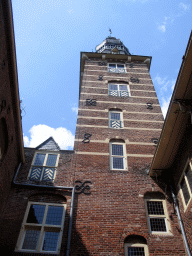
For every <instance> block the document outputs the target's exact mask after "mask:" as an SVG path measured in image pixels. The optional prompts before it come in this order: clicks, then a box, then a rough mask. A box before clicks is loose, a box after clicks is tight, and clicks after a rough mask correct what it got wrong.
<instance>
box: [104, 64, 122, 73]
mask: <svg viewBox="0 0 192 256" xmlns="http://www.w3.org/2000/svg"><path fill="white" fill-rule="evenodd" d="M110 64H112V65H116V67H115V68H112V67H109V65H110ZM118 65H123V66H124V68H118ZM108 72H110V73H120V74H122V73H126V65H125V64H124V63H108Z"/></svg>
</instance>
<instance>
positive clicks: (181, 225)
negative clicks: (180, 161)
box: [170, 187, 191, 256]
mask: <svg viewBox="0 0 192 256" xmlns="http://www.w3.org/2000/svg"><path fill="white" fill-rule="evenodd" d="M170 188H171V194H172V197H173V201H174V205H175V210H176V212H177V217H178V220H179V224H180V228H181V233H182V235H183V239H184V243H185V247H186V250H187V255H188V256H191V252H190V249H189V245H188V242H187V237H186V235H185V230H184V227H183V222H182V219H181V214H180V211H179V206H178V203H177V198H176V196H175V194H174V193H173V189H172V187H170Z"/></svg>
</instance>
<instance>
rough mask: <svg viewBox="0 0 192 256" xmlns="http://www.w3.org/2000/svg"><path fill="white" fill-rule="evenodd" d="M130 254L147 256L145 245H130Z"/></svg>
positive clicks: (131, 255)
mask: <svg viewBox="0 0 192 256" xmlns="http://www.w3.org/2000/svg"><path fill="white" fill-rule="evenodd" d="M128 256H145V252H144V247H128Z"/></svg>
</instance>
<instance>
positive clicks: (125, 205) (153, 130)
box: [71, 58, 185, 256]
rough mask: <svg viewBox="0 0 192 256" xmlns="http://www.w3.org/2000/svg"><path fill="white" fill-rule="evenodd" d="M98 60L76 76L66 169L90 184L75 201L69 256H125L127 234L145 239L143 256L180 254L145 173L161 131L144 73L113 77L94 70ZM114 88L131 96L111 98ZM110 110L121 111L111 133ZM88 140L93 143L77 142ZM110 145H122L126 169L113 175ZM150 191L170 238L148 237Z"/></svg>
mask: <svg viewBox="0 0 192 256" xmlns="http://www.w3.org/2000/svg"><path fill="white" fill-rule="evenodd" d="M99 61H102V60H101V59H96V58H95V59H93V60H92V59H91V58H90V59H89V60H86V61H85V66H84V70H83V75H82V76H83V77H82V84H81V93H80V101H79V111H78V118H77V128H76V134H75V145H74V150H75V154H74V159H73V163H72V166H73V167H72V168H73V170H74V180H81V181H82V182H83V181H91V183H92V184H91V185H90V186H91V194H89V195H84V194H81V195H79V196H78V199H76V205H75V206H76V219H75V220H74V226H75V228H76V232H77V233H76V232H75V230H74V231H73V235H72V244H71V255H113V256H117V255H118V256H120V255H124V241H125V239H126V237H128V236H129V235H140V236H142V237H144V238H145V239H146V240H147V245H148V250H149V255H159V256H160V255H161V256H162V255H173V256H175V255H185V250H184V246H183V241H182V237H181V234H180V232H179V226H178V222H177V217H176V214H175V212H174V208H173V204H172V201H171V200H170V195H168V194H166V188H165V187H163V186H159V185H158V184H157V183H156V181H155V180H153V179H151V178H150V177H149V176H148V174H147V173H148V170H149V167H150V164H151V161H152V158H153V154H154V152H155V149H156V144H155V142H154V139H158V138H159V136H160V133H161V129H162V125H163V116H162V113H161V110H160V106H159V102H158V99H157V97H156V93H155V90H154V87H153V84H152V81H151V78H150V75H149V72H148V69H147V66H146V65H145V64H141V63H140V62H137V63H134V62H133V68H130V67H129V64H127V65H126V70H127V73H125V74H124V73H123V74H122V73H121V74H116V73H109V72H108V71H107V66H102V67H101V66H99V65H98V62H99ZM107 62H108V63H111V62H115V61H112V60H107ZM99 75H102V76H103V77H102V79H103V80H102V81H99V80H98V77H99ZM131 77H135V78H138V79H139V83H131V82H130V78H131ZM115 82H116V83H120V82H121V83H123V82H124V83H125V84H127V85H129V88H130V94H131V96H130V97H116V96H109V95H108V83H113V84H114V83H115ZM86 99H96V101H97V103H96V106H94V105H91V106H90V105H86ZM147 103H153V109H148V108H147ZM110 109H113V110H114V109H117V110H120V111H122V113H123V120H122V121H123V127H122V128H120V129H112V128H109V111H110ZM86 134H90V135H91V136H90V137H89V142H88V141H85V142H86V143H83V141H84V138H85V137H86ZM84 136H85V137H84ZM111 139H114V140H115V139H116V140H117V141H119V140H120V142H121V140H123V141H124V142H123V144H125V145H126V147H125V148H126V152H125V158H126V163H127V164H126V165H127V168H126V169H125V170H112V169H111V166H110V140H111ZM149 192H151V194H150V195H151V198H153V196H154V198H155V195H156V192H160V193H161V195H162V196H163V197H164V199H166V200H165V201H166V207H167V212H168V218H169V222H170V232H169V233H168V234H164V235H160V234H159V235H154V234H151V233H150V232H149V229H148V224H147V215H146V209H145V196H146V195H147V193H149ZM78 234H80V236H81V240H78V239H77V237H76V236H77V235H78ZM85 248H86V250H85Z"/></svg>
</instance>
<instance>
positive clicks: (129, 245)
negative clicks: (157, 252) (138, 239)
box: [124, 243, 149, 256]
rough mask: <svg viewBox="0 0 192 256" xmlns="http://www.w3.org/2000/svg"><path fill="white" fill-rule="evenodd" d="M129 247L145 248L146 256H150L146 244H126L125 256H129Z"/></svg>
mask: <svg viewBox="0 0 192 256" xmlns="http://www.w3.org/2000/svg"><path fill="white" fill-rule="evenodd" d="M129 247H142V248H144V253H145V256H149V251H148V246H147V245H146V244H140V243H125V244H124V251H125V256H129V255H128V248H129Z"/></svg>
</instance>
